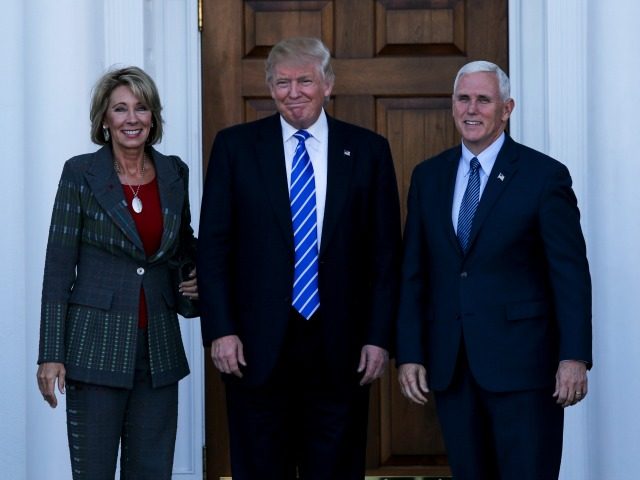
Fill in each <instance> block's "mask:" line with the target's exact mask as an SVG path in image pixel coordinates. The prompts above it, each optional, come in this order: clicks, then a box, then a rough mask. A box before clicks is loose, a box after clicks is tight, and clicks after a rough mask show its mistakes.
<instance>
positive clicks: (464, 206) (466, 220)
mask: <svg viewBox="0 0 640 480" xmlns="http://www.w3.org/2000/svg"><path fill="white" fill-rule="evenodd" d="M479 202H480V162H479V161H478V159H477V158H476V157H473V158H472V159H471V170H469V182H468V183H467V189H466V190H465V191H464V196H463V197H462V203H461V204H460V213H459V215H458V240H459V241H460V246H461V247H462V250H463V251H464V252H465V253H466V252H467V250H468V249H469V239H470V238H469V237H470V236H471V226H472V225H473V216H474V215H475V213H476V210H477V208H478V203H479Z"/></svg>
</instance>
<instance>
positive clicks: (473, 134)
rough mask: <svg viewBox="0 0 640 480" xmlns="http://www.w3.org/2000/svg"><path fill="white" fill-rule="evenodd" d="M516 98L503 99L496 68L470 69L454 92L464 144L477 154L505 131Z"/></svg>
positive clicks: (456, 114)
mask: <svg viewBox="0 0 640 480" xmlns="http://www.w3.org/2000/svg"><path fill="white" fill-rule="evenodd" d="M513 107H514V102H513V99H511V98H510V99H508V100H506V101H505V100H502V98H501V97H500V90H499V86H498V78H497V77H496V74H495V73H493V72H476V73H467V74H465V75H463V76H462V77H460V79H459V81H458V85H457V88H456V91H455V92H454V93H453V119H454V121H455V124H456V128H457V129H458V132H460V135H461V136H462V141H463V142H464V144H465V146H466V147H467V148H468V149H469V150H470V151H471V152H472V153H473V154H474V155H478V154H479V153H480V152H482V151H483V150H484V149H486V148H487V147H488V146H489V145H491V144H492V143H493V142H494V141H495V140H496V139H497V138H498V137H499V136H500V134H501V133H502V132H503V131H504V129H505V127H506V126H507V120H508V119H509V117H510V116H511V112H512V111H513Z"/></svg>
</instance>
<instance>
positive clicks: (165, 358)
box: [37, 67, 198, 480]
mask: <svg viewBox="0 0 640 480" xmlns="http://www.w3.org/2000/svg"><path fill="white" fill-rule="evenodd" d="M161 108H162V107H161V104H160V99H159V96H158V92H157V89H156V86H155V84H154V82H153V80H152V79H151V78H150V77H149V76H148V75H147V74H146V73H145V72H143V71H142V70H141V69H139V68H136V67H129V68H124V69H119V70H113V71H110V72H108V73H106V74H105V75H104V76H103V77H102V78H101V79H100V80H99V81H98V83H97V84H96V87H95V89H94V93H93V98H92V102H91V115H90V116H91V122H92V126H91V139H92V141H93V142H94V143H96V144H99V145H102V148H100V149H99V150H98V151H96V152H94V153H90V154H85V155H80V156H77V157H74V158H72V159H70V160H68V161H67V162H66V163H65V166H64V169H63V172H62V176H61V178H60V183H59V185H58V191H57V195H56V199H55V204H54V207H53V215H52V218H51V226H50V230H49V240H48V244H47V256H46V262H45V271H44V281H43V290H42V314H41V324H40V352H39V358H38V364H39V368H38V375H37V377H38V385H39V388H40V391H41V393H42V395H43V397H44V399H45V401H47V402H48V403H49V405H51V407H55V406H56V405H57V399H56V396H55V383H56V381H57V383H58V389H59V391H60V392H61V393H64V392H65V390H66V393H67V432H68V439H69V447H70V452H71V467H72V472H73V478H74V479H85V478H87V479H91V480H98V479H103V478H104V479H113V477H114V474H115V468H116V458H117V454H118V446H119V445H121V474H122V477H123V478H129V477H131V478H153V479H161V478H167V479H168V478H170V477H171V470H172V464H173V452H174V446H175V437H176V426H177V405H178V381H179V380H180V379H181V378H183V377H184V376H186V375H187V374H188V373H189V367H188V365H187V360H186V357H185V353H184V348H183V345H182V339H181V336H180V328H179V324H178V319H177V315H176V297H175V295H176V294H175V293H174V291H175V290H176V289H175V288H174V287H175V285H173V284H172V281H171V275H170V270H169V263H168V262H169V260H170V259H172V258H174V257H175V256H177V255H194V253H195V251H194V248H195V247H194V245H195V238H194V236H193V230H192V229H191V226H190V223H191V217H190V213H189V200H188V181H187V178H188V169H187V166H186V165H185V164H184V163H183V162H182V161H181V160H180V159H179V158H178V157H175V156H165V155H162V154H160V153H159V152H157V151H156V150H155V149H153V148H152V147H151V145H153V144H155V143H157V142H159V141H160V140H161V138H162V117H161V113H160V112H161ZM180 291H181V294H182V295H185V296H188V297H190V298H192V299H197V296H198V293H197V284H196V278H195V270H194V271H192V272H191V279H190V280H188V281H185V282H183V283H182V284H181V285H180Z"/></svg>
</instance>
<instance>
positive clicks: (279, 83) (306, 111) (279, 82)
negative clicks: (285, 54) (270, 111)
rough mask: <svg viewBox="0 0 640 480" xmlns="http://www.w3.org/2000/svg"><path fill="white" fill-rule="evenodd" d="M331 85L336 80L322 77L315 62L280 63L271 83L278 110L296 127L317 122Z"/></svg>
mask: <svg viewBox="0 0 640 480" xmlns="http://www.w3.org/2000/svg"><path fill="white" fill-rule="evenodd" d="M332 88H333V83H332V82H328V81H326V80H325V79H324V78H323V76H322V75H321V74H320V71H319V68H318V65H317V64H315V63H313V62H310V63H300V64H298V63H292V64H289V63H283V64H278V65H276V66H275V68H274V71H273V77H272V80H271V82H270V83H269V90H270V91H271V97H272V98H273V99H274V100H275V102H276V108H277V109H278V112H280V115H282V116H283V117H284V119H285V120H286V121H287V123H288V124H290V125H291V126H293V127H294V128H297V129H305V128H309V127H310V126H311V125H313V124H314V123H315V121H316V120H317V119H318V117H319V116H320V112H321V111H322V106H323V105H324V100H325V97H328V96H329V95H330V94H331V89H332Z"/></svg>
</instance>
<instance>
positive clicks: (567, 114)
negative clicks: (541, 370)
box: [509, 0, 615, 480]
mask: <svg viewBox="0 0 640 480" xmlns="http://www.w3.org/2000/svg"><path fill="white" fill-rule="evenodd" d="M509 11H510V23H509V31H510V39H509V41H510V66H511V69H510V73H511V79H512V81H513V89H512V90H513V91H512V93H513V96H514V98H515V101H516V110H515V112H514V115H513V117H512V122H511V131H512V134H513V136H514V138H515V139H516V140H518V141H521V142H523V143H525V144H527V145H529V146H531V147H533V148H536V149H538V150H541V151H543V152H545V153H547V154H548V155H550V156H552V157H554V158H556V159H558V160H559V161H561V162H562V163H564V164H565V165H567V167H568V168H569V170H570V172H571V175H572V178H573V188H574V191H575V192H576V196H577V197H578V204H579V207H580V210H581V212H582V226H583V230H584V231H585V235H586V237H587V248H588V254H589V256H590V257H593V252H592V245H591V241H590V240H591V239H590V238H589V226H590V222H589V218H590V211H589V201H590V200H591V199H590V196H589V194H588V180H589V178H588V173H589V165H590V163H589V162H590V159H591V157H590V156H589V154H588V147H587V141H588V138H587V135H586V132H587V125H588V118H587V112H588V100H589V98H588V93H587V55H586V51H587V50H586V48H587V4H586V3H585V2H584V1H583V0H563V1H561V2H559V1H556V0H546V1H544V2H525V1H523V0H511V1H510V2H509ZM518 105H520V108H519V109H518ZM596 364H597V360H596ZM592 402H593V400H592V397H591V395H589V397H587V399H586V400H585V401H584V402H583V403H581V404H580V405H578V406H576V407H572V408H569V409H567V410H565V434H564V446H563V458H562V467H561V474H560V478H561V479H563V480H573V479H588V478H590V477H589V475H590V464H589V434H590V433H591V428H590V423H589V418H590V415H591V414H592V410H593V406H592ZM607 478H609V477H607ZM610 478H615V477H610ZM594 480H595V477H594Z"/></svg>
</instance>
